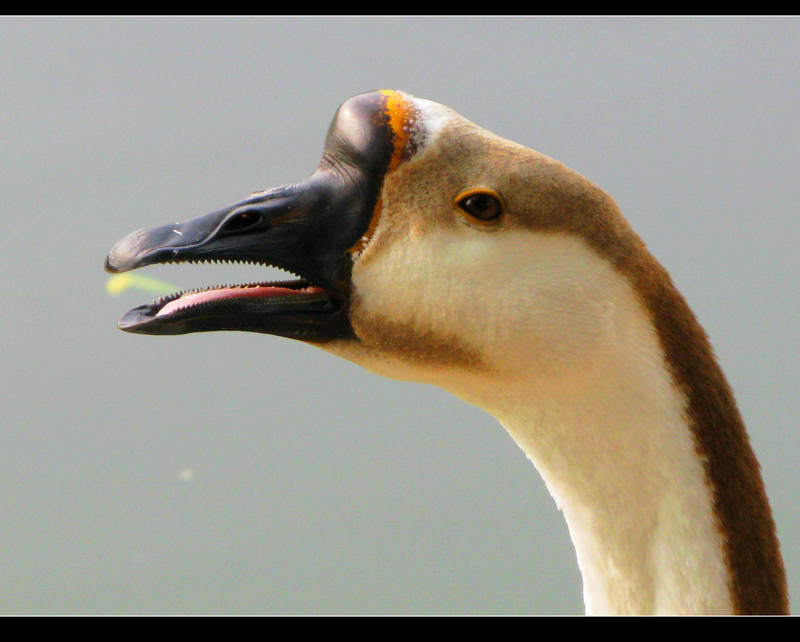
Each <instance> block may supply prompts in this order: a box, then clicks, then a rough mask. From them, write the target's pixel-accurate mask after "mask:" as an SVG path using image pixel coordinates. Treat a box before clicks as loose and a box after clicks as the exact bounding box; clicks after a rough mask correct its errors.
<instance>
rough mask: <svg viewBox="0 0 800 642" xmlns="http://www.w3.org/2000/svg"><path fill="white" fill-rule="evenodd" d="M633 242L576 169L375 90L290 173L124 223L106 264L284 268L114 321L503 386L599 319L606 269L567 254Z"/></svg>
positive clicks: (357, 100)
mask: <svg viewBox="0 0 800 642" xmlns="http://www.w3.org/2000/svg"><path fill="white" fill-rule="evenodd" d="M635 242H636V239H635V236H634V235H633V234H632V232H631V231H630V228H629V227H628V225H627V223H626V222H625V221H624V219H623V218H622V217H621V215H620V214H619V211H618V209H617V208H616V205H615V204H614V202H613V200H612V199H611V198H610V197H609V196H608V195H607V194H605V193H604V192H603V191H602V190H600V189H599V188H598V187H597V186H595V185H594V184H593V183H591V182H590V181H588V180H587V179H585V178H584V177H582V176H581V175H579V174H578V173H577V172H574V171H572V170H570V169H569V168H567V167H566V166H564V165H563V164H561V163H559V162H557V161H555V160H553V159H551V158H548V157H546V156H545V155H543V154H540V153H538V152H536V151H534V150H532V149H529V148H527V147H524V146H522V145H519V144H517V143H514V142H512V141H509V140H505V139H503V138H501V137H499V136H497V135H495V134H492V133H491V132H489V131H487V130H485V129H483V128H481V127H479V126H477V125H475V124H474V123H472V122H470V121H469V120H467V119H466V118H464V117H462V116H460V115H459V114H457V113H456V112H455V111H453V110H451V109H449V108H447V107H445V106H443V105H440V104H438V103H435V102H432V101H429V100H424V99H419V98H415V97H413V96H411V95H409V94H406V93H403V92H399V91H376V92H370V93H366V94H361V95H358V96H354V97H352V98H350V99H349V100H347V101H345V102H344V103H343V104H342V105H341V107H340V108H339V109H338V111H337V112H336V115H335V116H334V118H333V121H332V123H331V125H330V128H329V130H328V133H327V137H326V140H325V147H324V151H323V155H322V159H321V161H320V163H319V166H318V167H317V169H316V171H315V172H314V173H313V174H312V175H311V176H310V177H308V178H307V179H305V180H303V181H301V182H299V183H296V184H290V185H284V186H280V187H276V188H273V189H268V190H264V191H261V192H257V193H254V194H253V195H251V196H250V197H248V198H246V199H244V200H242V201H240V202H237V203H235V204H234V205H232V206H230V207H226V208H224V209H222V210H219V211H216V212H213V213H211V214H207V215H204V216H199V217H196V218H192V219H189V220H186V221H183V222H180V223H174V224H168V225H163V226H160V227H156V228H149V229H142V230H137V231H135V232H133V233H132V234H129V235H128V236H127V237H125V238H124V239H122V240H121V241H120V242H118V243H117V244H116V245H115V246H114V247H113V249H112V250H111V252H110V253H109V254H108V257H107V259H106V269H107V270H108V271H110V272H123V271H126V270H131V269H134V268H139V267H142V266H145V265H149V264H154V263H174V262H187V261H211V260H213V261H244V262H251V263H257V264H264V265H270V266H275V267H279V268H283V269H285V270H288V271H289V272H292V273H294V274H296V275H298V276H299V277H300V278H299V279H296V280H290V281H283V282H277V283H266V282H265V283H253V284H247V286H231V287H224V288H209V289H203V290H196V291H191V292H181V293H175V294H173V295H170V296H167V297H162V298H160V299H159V300H157V301H154V302H153V303H151V304H148V305H143V306H140V307H137V308H135V309H133V310H131V311H130V312H129V313H128V314H126V315H125V316H124V317H123V318H122V319H121V320H120V323H119V326H120V328H121V329H123V330H126V331H128V332H137V333H146V334H179V333H188V332H199V331H210V330H248V331H255V332H263V333H270V334H276V335H281V336H285V337H290V338H294V339H299V340H302V341H306V342H311V343H314V344H316V345H318V346H320V347H322V348H324V349H327V350H329V351H330V352H334V353H336V354H338V355H340V356H342V357H345V358H347V359H350V360H353V361H356V362H357V363H359V364H361V365H363V366H365V367H367V368H369V369H370V370H373V371H376V372H379V373H381V374H384V375H387V376H390V377H395V378H402V379H411V380H419V381H427V382H434V383H440V384H441V383H445V384H447V385H448V386H450V385H452V382H453V381H454V377H457V376H458V375H464V376H468V377H480V376H482V375H484V374H488V373H491V376H492V377H494V378H496V377H497V376H500V375H507V376H510V377H513V376H516V375H518V373H519V370H520V368H529V367H530V366H531V360H535V361H537V362H538V363H539V371H540V372H541V374H542V376H545V375H546V376H550V377H552V376H554V375H555V374H556V370H561V369H564V371H567V370H569V369H570V368H573V367H574V365H575V364H574V363H571V359H572V358H574V357H576V356H577V355H580V356H581V358H582V359H586V358H587V356H588V355H590V354H591V352H592V350H593V349H594V347H596V346H599V345H600V344H601V343H602V342H601V339H602V337H601V336H600V335H601V334H602V333H603V332H604V331H605V330H606V329H607V326H608V323H609V321H608V317H609V309H608V304H607V303H606V302H604V301H603V298H604V296H605V295H604V293H603V291H604V290H606V289H608V287H609V282H608V277H609V274H607V272H608V270H607V269H605V268H603V269H598V265H597V262H596V261H593V260H590V261H585V260H579V257H580V256H583V255H590V254H592V253H595V254H596V253H597V252H598V251H605V252H606V253H607V254H609V253H610V254H613V255H614V256H613V257H612V261H615V260H619V259H620V257H621V256H623V255H624V254H625V252H626V251H628V246H630V245H631V244H635ZM592 244H594V245H595V246H596V247H594V248H591V247H590V246H591V245H592ZM606 262H607V261H606Z"/></svg>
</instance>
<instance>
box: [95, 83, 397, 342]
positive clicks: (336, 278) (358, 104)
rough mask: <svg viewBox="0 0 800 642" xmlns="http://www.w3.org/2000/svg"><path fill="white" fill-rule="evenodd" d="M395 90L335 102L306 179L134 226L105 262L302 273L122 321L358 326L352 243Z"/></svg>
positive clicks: (360, 233)
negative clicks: (353, 320) (353, 314)
mask: <svg viewBox="0 0 800 642" xmlns="http://www.w3.org/2000/svg"><path fill="white" fill-rule="evenodd" d="M389 96H390V93H389V92H372V93H368V94H361V95H360V96H356V97H354V98H351V99H349V100H348V101H346V102H345V103H344V104H343V105H342V106H341V107H340V108H339V110H338V111H337V113H336V116H335V117H334V119H333V122H332V123H331V126H330V129H329V130H328V136H327V138H326V143H325V149H324V152H323V157H322V160H321V162H320V164H319V166H318V168H317V170H316V171H315V172H314V173H313V174H312V175H311V176H310V177H309V178H307V179H306V180H304V181H302V182H300V183H296V184H291V185H285V186H282V187H277V188H274V189H270V190H267V191H264V192H259V193H256V194H254V195H252V196H250V197H249V198H247V199H245V200H243V201H241V202H239V203H236V204H234V205H232V206H230V207H227V208H225V209H222V210H219V211H217V212H213V213H211V214H206V215H203V216H198V217H196V218H192V219H189V220H186V221H183V222H180V223H175V224H171V225H164V226H161V227H155V228H149V229H142V230H138V231H135V232H132V233H131V234H129V235H128V236H126V237H125V238H123V239H122V240H121V241H119V242H118V243H117V244H116V245H114V247H113V248H112V249H111V251H110V252H109V254H108V256H107V258H106V263H105V267H106V270H107V271H109V272H125V271H128V270H132V269H135V268H140V267H143V266H146V265H151V264H155V263H182V262H197V261H200V262H202V261H230V262H248V263H257V264H263V265H267V266H274V267H278V268H282V269H284V270H287V271H289V272H291V273H293V274H296V275H297V276H298V277H299V278H298V279H296V280H292V281H283V282H271V283H270V282H263V283H252V284H247V285H238V286H228V287H222V288H207V289H200V290H193V291H189V292H182V293H181V292H179V293H175V294H172V295H169V296H166V297H161V298H160V299H158V300H156V301H154V302H152V303H150V304H147V305H142V306H139V307H137V308H134V309H132V310H130V311H129V312H128V313H127V314H125V316H123V317H122V319H121V320H120V322H119V327H120V328H121V329H122V330H125V331H128V332H137V333H143V334H183V333H188V332H203V331H209V330H247V331H253V332H264V333H268V334H276V335H280V336H285V337H290V338H294V339H301V340H304V341H326V340H330V339H335V338H342V337H347V336H352V328H351V326H350V322H349V316H348V306H349V301H350V272H351V268H352V261H353V250H354V248H356V247H359V246H360V245H362V244H363V243H364V242H365V240H366V239H365V238H364V237H365V235H366V234H367V230H368V229H370V222H371V221H372V218H373V216H375V214H376V209H377V207H378V206H379V205H378V203H379V199H378V195H379V193H380V189H381V186H382V183H383V178H384V176H385V174H386V172H387V171H388V168H389V165H390V161H391V159H392V155H393V153H394V152H395V145H396V144H397V141H396V139H397V136H396V134H395V133H394V131H393V129H392V126H391V124H390V118H389V117H390V113H389V109H388V108H387V100H388V97H389Z"/></svg>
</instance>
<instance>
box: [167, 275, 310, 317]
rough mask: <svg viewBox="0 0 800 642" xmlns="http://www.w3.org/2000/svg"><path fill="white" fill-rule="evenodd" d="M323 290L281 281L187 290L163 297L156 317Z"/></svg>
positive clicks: (294, 282) (297, 282) (301, 281)
mask: <svg viewBox="0 0 800 642" xmlns="http://www.w3.org/2000/svg"><path fill="white" fill-rule="evenodd" d="M324 292H325V290H324V289H323V288H321V287H318V286H316V285H311V284H310V283H308V281H304V280H296V281H282V282H276V283H248V284H242V285H226V286H217V287H211V288H203V289H199V290H189V291H186V292H182V293H179V294H177V295H172V296H171V297H165V298H164V299H162V300H160V301H157V302H156V304H155V305H156V306H158V305H160V306H161V307H160V309H159V310H158V312H157V313H156V316H157V317H163V316H167V315H169V314H174V313H175V312H178V311H180V310H185V309H187V308H193V307H196V306H198V305H202V304H205V303H210V302H212V301H221V300H229V299H236V298H243V297H244V298H268V297H287V296H308V295H314V294H323V293H324Z"/></svg>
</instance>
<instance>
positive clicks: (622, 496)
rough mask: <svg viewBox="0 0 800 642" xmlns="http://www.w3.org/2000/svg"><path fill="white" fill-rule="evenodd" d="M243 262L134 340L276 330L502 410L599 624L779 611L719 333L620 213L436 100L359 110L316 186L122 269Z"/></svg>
mask: <svg viewBox="0 0 800 642" xmlns="http://www.w3.org/2000/svg"><path fill="white" fill-rule="evenodd" d="M187 261H201V262H202V261H230V262H251V263H256V264H259V265H269V266H274V267H278V268H282V269H283V270H286V271H288V272H290V273H292V275H293V276H297V277H298V278H295V279H289V280H285V281H276V282H261V283H249V284H237V285H230V286H218V287H214V288H202V289H197V290H190V291H184V292H176V293H175V294H172V295H168V296H164V297H161V298H159V299H157V300H156V301H154V302H152V303H150V304H147V305H142V306H139V307H136V308H134V309H132V310H130V311H129V312H128V313H126V314H125V315H124V316H123V317H122V318H121V319H120V321H119V327H120V328H121V329H122V330H125V331H127V332H134V333H143V334H154V335H168V334H182V333H190V332H204V331H215V330H242V331H252V332H261V333H267V334H272V335H277V336H281V337H287V338H291V339H296V340H299V341H304V342H307V343H309V344H313V345H315V346H318V347H320V348H322V349H324V350H327V351H328V352H330V353H332V354H334V355H337V356H339V357H342V358H345V359H348V360H350V361H352V362H355V363H357V364H359V365H361V366H363V367H365V368H367V369H368V370H370V371H372V372H375V373H377V374H380V375H383V376H386V377H389V378H394V379H401V380H410V381H417V382H425V383H430V384H434V385H437V386H439V387H441V388H443V389H444V390H446V391H449V392H450V393H452V394H454V395H456V396H457V397H459V398H461V399H463V400H464V401H466V402H468V403H471V404H474V405H476V406H478V407H480V408H482V409H484V410H485V411H487V412H489V413H490V414H491V415H493V416H494V417H495V418H496V419H497V420H498V421H499V423H500V424H501V425H502V426H503V427H504V428H505V429H506V430H507V432H508V433H509V435H510V436H511V437H512V438H513V439H514V440H515V441H516V443H517V444H518V445H519V446H520V447H521V449H522V450H523V451H524V453H525V454H526V455H527V457H528V458H529V459H530V461H531V462H532V463H533V465H534V466H535V468H536V469H537V470H538V472H539V474H540V475H541V477H542V478H543V479H544V482H545V484H546V486H547V489H548V491H549V492H550V494H551V495H552V497H553V499H554V501H555V502H556V504H557V506H558V507H559V509H560V511H561V512H562V513H563V516H564V519H565V520H566V523H567V526H568V530H569V534H570V538H571V540H572V543H573V545H574V548H575V553H576V557H577V562H578V567H579V570H580V574H581V578H582V581H583V597H584V602H585V612H586V613H587V614H785V613H787V612H788V597H787V588H786V578H785V571H784V567H783V562H782V559H781V554H780V550H779V544H778V541H777V538H776V534H775V525H774V521H773V518H772V514H771V510H770V506H769V502H768V499H767V496H766V493H765V489H764V485H763V482H762V479H761V475H760V469H759V464H758V462H757V460H756V458H755V456H754V453H753V450H752V448H751V446H750V444H749V439H748V436H747V433H746V429H745V427H744V424H743V422H742V419H741V416H740V414H739V411H738V410H737V407H736V403H735V401H734V396H733V393H732V391H731V388H730V387H729V384H728V383H727V382H726V379H725V376H724V375H723V373H722V371H721V369H720V367H719V365H718V364H717V361H716V360H715V357H714V354H713V352H712V349H711V347H710V344H709V341H708V339H707V337H706V334H705V332H704V331H703V329H702V328H701V326H700V325H699V323H698V321H697V320H696V318H695V316H694V315H693V313H692V312H691V311H690V309H689V307H688V306H687V304H686V302H685V300H684V298H683V297H682V295H681V294H680V293H679V292H678V291H677V290H676V288H675V286H674V285H673V283H672V281H671V279H670V277H669V275H668V273H667V272H666V271H665V270H664V268H663V267H662V266H661V265H660V264H659V263H658V262H657V260H656V259H655V258H654V257H653V256H652V255H651V254H650V252H649V251H648V249H647V248H646V246H645V244H644V242H643V241H642V240H641V239H640V237H639V236H638V235H637V234H636V233H635V232H634V231H633V230H632V228H631V226H630V225H629V223H628V222H627V220H626V219H625V218H624V217H623V215H622V213H621V212H620V209H619V207H618V206H617V204H616V203H615V201H614V200H613V199H612V198H611V197H610V196H609V195H608V194H606V193H605V192H604V191H603V190H601V189H600V188H599V187H598V186H597V185H595V184H594V183H593V182H591V181H590V180H588V179H586V178H584V177H583V176H582V175H580V174H579V173H577V172H576V171H574V170H572V169H570V168H568V167H566V166H565V165H564V164H562V163H560V162H558V161H556V160H554V159H552V158H549V157H547V156H545V155H543V154H541V153H539V152H537V151H534V150H533V149H530V148H528V147H526V146H523V145H520V144H518V143H515V142H513V141H510V140H507V139H504V138H502V137H500V136H498V135H495V134H493V133H491V132H489V131H487V130H485V129H483V128H481V127H479V126H478V125H476V124H474V123H473V122H471V121H469V120H468V119H466V118H464V117H463V116H461V115H459V114H458V113H456V112H455V111H454V110H452V109H450V108H448V107H446V106H444V105H441V104H439V103H436V102H433V101H430V100H425V99H421V98H417V97H414V96H412V95H410V94H408V93H405V92H402V91H397V90H379V91H371V92H367V93H364V94H359V95H357V96H353V97H351V98H349V99H347V100H346V101H345V102H344V103H342V104H341V106H340V107H339V108H338V110H337V111H336V113H335V115H334V118H333V120H332V122H331V124H330V127H329V129H328V132H327V136H326V139H325V145H324V150H323V154H322V159H321V161H320V162H319V165H318V166H317V168H316V170H315V171H314V172H313V173H312V174H311V175H310V176H309V177H307V178H306V179H304V180H302V181H301V182H299V183H293V184H287V185H283V186H280V187H275V188H272V189H267V190H264V191H260V192H255V193H253V194H251V195H250V196H248V197H246V198H245V199H243V200H241V201H238V202H236V203H235V204H234V205H232V206H230V207H226V208H224V209H221V210H218V211H215V212H212V213H210V214H206V215H203V216H197V217H194V218H190V219H187V220H184V221H182V222H179V223H174V224H168V225H163V226H160V227H154V228H148V229H140V230H137V231H135V232H133V233H131V234H129V235H128V236H126V237H124V238H123V239H122V240H120V241H119V242H118V243H116V244H115V245H114V246H113V247H112V249H111V251H110V252H109V253H108V255H107V257H106V262H105V267H106V270H107V271H109V272H113V273H117V272H124V271H127V270H132V269H135V268H141V267H143V266H146V265H151V264H156V263H175V262H187Z"/></svg>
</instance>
